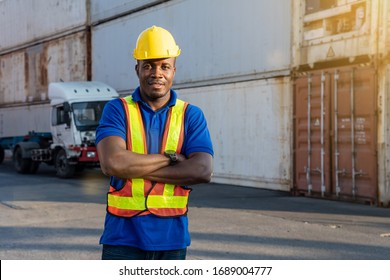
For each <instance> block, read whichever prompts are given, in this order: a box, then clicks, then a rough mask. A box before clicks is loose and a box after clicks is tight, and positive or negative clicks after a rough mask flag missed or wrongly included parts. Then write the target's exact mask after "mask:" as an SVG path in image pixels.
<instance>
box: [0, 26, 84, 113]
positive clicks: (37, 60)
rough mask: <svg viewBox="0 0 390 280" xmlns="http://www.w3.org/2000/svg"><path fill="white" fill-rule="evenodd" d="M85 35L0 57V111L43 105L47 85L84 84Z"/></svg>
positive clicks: (79, 33) (67, 37)
mask: <svg viewBox="0 0 390 280" xmlns="http://www.w3.org/2000/svg"><path fill="white" fill-rule="evenodd" d="M88 40H89V35H88V33H87V32H85V31H81V32H78V33H75V34H71V35H68V36H64V37H61V38H58V39H54V40H51V41H46V42H44V43H39V44H36V45H34V46H30V47H27V48H25V49H20V50H17V51H14V52H11V53H7V54H3V55H0V108H1V107H4V106H8V105H12V106H14V105H16V104H18V105H19V106H24V105H26V103H27V105H31V103H34V104H37V103H45V102H48V100H47V87H48V84H49V83H50V82H57V81H60V80H63V81H71V80H87V79H88V77H89V67H90V66H89V64H90V63H89V51H88V48H87V46H88Z"/></svg>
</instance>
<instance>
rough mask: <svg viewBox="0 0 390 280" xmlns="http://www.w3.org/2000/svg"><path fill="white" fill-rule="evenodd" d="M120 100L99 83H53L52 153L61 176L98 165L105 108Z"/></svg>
mask: <svg viewBox="0 0 390 280" xmlns="http://www.w3.org/2000/svg"><path fill="white" fill-rule="evenodd" d="M117 97H119V95H118V93H117V92H116V91H115V90H114V89H113V88H112V87H110V86H108V85H106V84H104V83H101V82H96V81H92V82H59V83H51V84H49V99H50V105H51V134H52V143H51V144H50V153H51V158H52V159H53V161H54V162H53V163H54V165H55V167H56V170H57V175H58V176H59V177H71V176H72V175H73V173H74V171H75V169H76V168H78V169H82V168H83V167H85V166H87V165H89V166H96V165H98V163H99V159H98V155H97V152H96V147H95V134H96V128H97V126H98V125H99V121H100V118H101V115H102V113H103V108H104V105H105V104H106V103H107V102H108V101H109V100H111V99H113V98H117ZM38 154H39V153H38ZM37 159H38V158H37V157H35V158H34V156H33V160H37Z"/></svg>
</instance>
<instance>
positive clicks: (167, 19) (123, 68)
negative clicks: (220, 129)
mask: <svg viewBox="0 0 390 280" xmlns="http://www.w3.org/2000/svg"><path fill="white" fill-rule="evenodd" d="M289 4H290V1H289V0H277V1H267V0H261V1H255V0H246V1H245V5H243V4H242V3H241V2H239V1H224V0H214V1H207V0H187V1H168V2H164V3H162V4H160V5H157V6H154V7H151V8H148V9H146V10H143V11H140V12H137V13H132V14H129V15H127V16H123V17H119V18H117V19H113V20H110V21H108V22H105V23H103V24H99V25H97V26H93V27H92V34H93V36H92V45H93V46H94V48H93V53H92V62H93V64H92V73H93V76H94V78H96V79H98V80H102V81H105V82H107V83H109V84H111V85H113V86H114V87H115V88H116V89H117V90H119V91H121V92H123V91H124V92H126V91H128V90H129V89H132V88H134V87H136V85H137V82H138V81H137V77H136V76H135V75H134V71H133V69H134V64H135V61H134V59H133V58H132V51H133V49H134V46H135V42H136V40H137V36H138V34H139V33H140V32H141V31H142V30H144V29H145V28H147V27H149V26H152V25H160V26H162V27H165V28H167V29H168V30H170V31H171V32H172V34H173V35H174V37H175V39H176V41H177V43H178V45H179V46H180V48H181V49H182V54H181V55H180V57H179V59H178V61H177V73H176V76H175V83H176V85H177V87H192V86H199V85H207V84H210V85H211V84H216V83H229V82H236V81H242V80H249V79H259V78H261V77H264V76H268V77H272V76H280V75H288V73H289V67H290V19H291V7H290V5H289ZM96 13H98V14H104V13H105V11H100V12H96ZM267 26H272V28H266V27H267ZM275 34H278V36H275Z"/></svg>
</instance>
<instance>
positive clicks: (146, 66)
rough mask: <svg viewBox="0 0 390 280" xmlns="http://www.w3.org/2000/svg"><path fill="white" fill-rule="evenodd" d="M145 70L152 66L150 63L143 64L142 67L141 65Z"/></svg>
mask: <svg viewBox="0 0 390 280" xmlns="http://www.w3.org/2000/svg"><path fill="white" fill-rule="evenodd" d="M143 68H144V69H145V70H149V69H151V68H152V66H150V64H145V65H144V67H143Z"/></svg>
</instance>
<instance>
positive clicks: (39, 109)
mask: <svg viewBox="0 0 390 280" xmlns="http://www.w3.org/2000/svg"><path fill="white" fill-rule="evenodd" d="M50 122H51V120H50V105H49V104H48V103H47V104H37V105H29V106H23V107H21V106H19V107H6V108H1V109H0V137H11V136H23V135H26V134H27V133H28V132H29V131H35V132H50Z"/></svg>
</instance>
